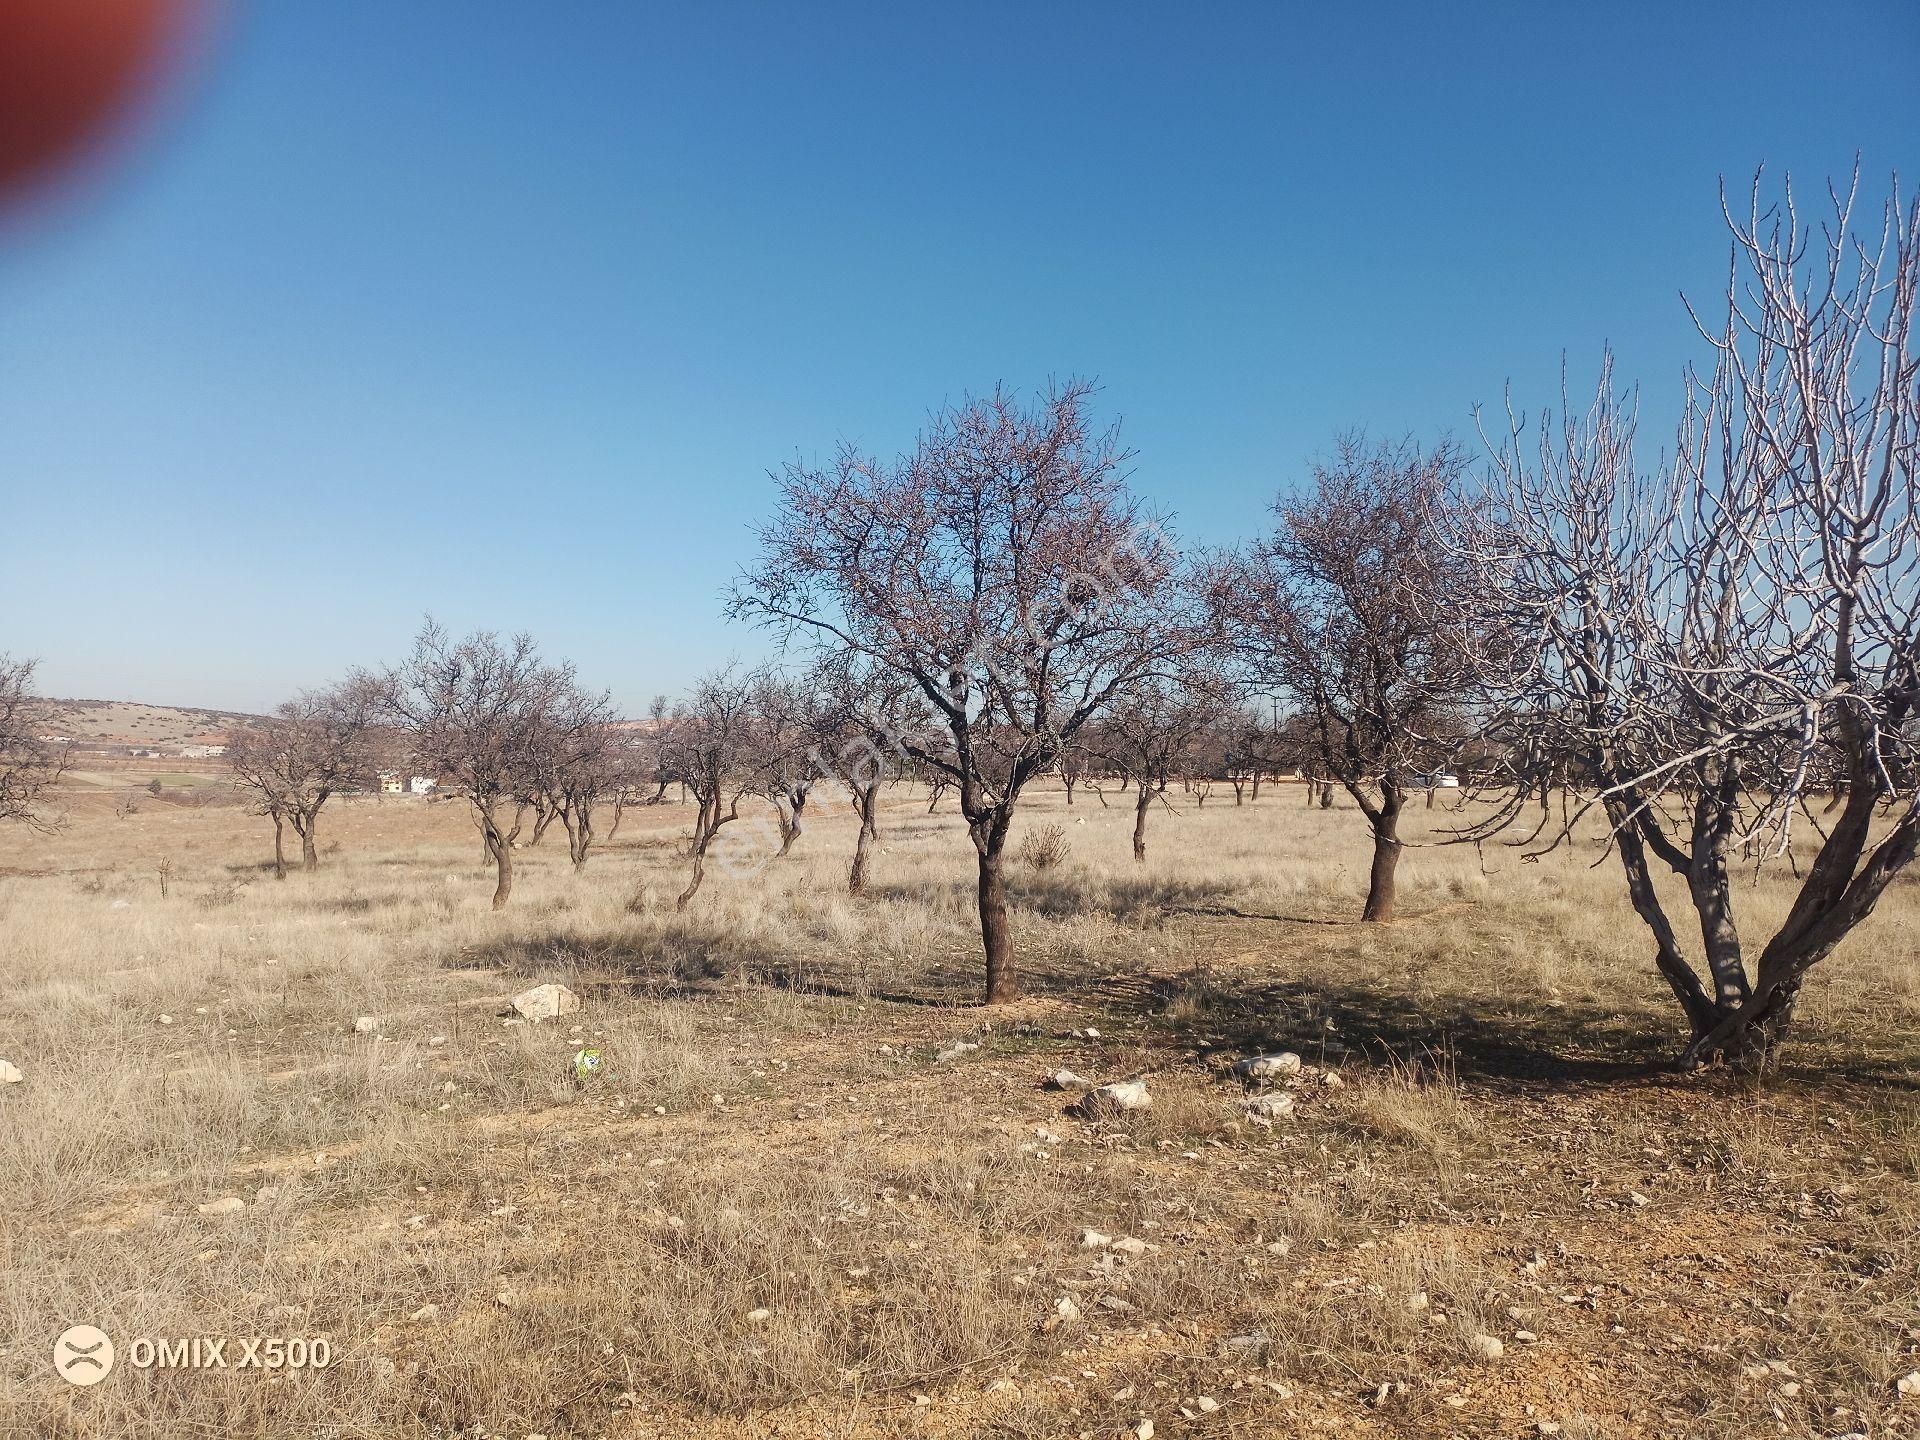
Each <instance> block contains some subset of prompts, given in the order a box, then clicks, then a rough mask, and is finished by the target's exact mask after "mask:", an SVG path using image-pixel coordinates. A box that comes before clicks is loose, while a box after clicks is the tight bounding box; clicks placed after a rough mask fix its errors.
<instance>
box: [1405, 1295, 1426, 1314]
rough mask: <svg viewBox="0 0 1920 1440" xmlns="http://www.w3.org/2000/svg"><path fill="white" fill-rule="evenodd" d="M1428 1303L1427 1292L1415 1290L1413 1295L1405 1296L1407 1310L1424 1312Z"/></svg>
mask: <svg viewBox="0 0 1920 1440" xmlns="http://www.w3.org/2000/svg"><path fill="white" fill-rule="evenodd" d="M1428 1303H1429V1302H1428V1300H1427V1292H1426V1291H1424V1290H1416V1291H1414V1292H1413V1294H1411V1295H1409V1296H1407V1309H1409V1310H1424V1309H1426V1308H1427V1305H1428Z"/></svg>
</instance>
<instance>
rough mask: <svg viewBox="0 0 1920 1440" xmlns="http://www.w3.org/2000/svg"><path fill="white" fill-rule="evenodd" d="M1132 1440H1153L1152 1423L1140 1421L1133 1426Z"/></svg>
mask: <svg viewBox="0 0 1920 1440" xmlns="http://www.w3.org/2000/svg"><path fill="white" fill-rule="evenodd" d="M1133 1440H1153V1421H1151V1420H1142V1421H1141V1422H1140V1423H1139V1424H1138V1425H1136V1426H1134V1427H1133Z"/></svg>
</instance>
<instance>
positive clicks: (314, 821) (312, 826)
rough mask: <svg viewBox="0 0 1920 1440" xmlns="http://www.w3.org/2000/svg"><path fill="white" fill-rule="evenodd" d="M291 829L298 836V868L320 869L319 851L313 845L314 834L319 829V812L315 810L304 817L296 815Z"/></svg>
mask: <svg viewBox="0 0 1920 1440" xmlns="http://www.w3.org/2000/svg"><path fill="white" fill-rule="evenodd" d="M293 828H294V829H295V830H296V831H297V832H299V835H300V868H301V869H302V870H318V869H319V868H320V850H319V847H318V846H316V845H315V844H314V832H315V831H317V830H318V829H319V828H320V811H319V810H318V809H317V808H316V809H313V810H310V811H308V812H307V813H306V814H305V815H303V816H302V815H296V816H295V817H294V820H293Z"/></svg>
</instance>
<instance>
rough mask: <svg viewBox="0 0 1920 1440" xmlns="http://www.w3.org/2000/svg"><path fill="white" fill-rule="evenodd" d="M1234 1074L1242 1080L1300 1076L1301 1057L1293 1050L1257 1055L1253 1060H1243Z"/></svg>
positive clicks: (1236, 1067) (1234, 1070)
mask: <svg viewBox="0 0 1920 1440" xmlns="http://www.w3.org/2000/svg"><path fill="white" fill-rule="evenodd" d="M1233 1073H1234V1074H1235V1075H1237V1076H1239V1077H1240V1078H1241V1079H1242V1080H1272V1079H1276V1078H1278V1077H1280V1076H1285V1075H1298V1074H1299V1073H1300V1057H1299V1056H1298V1055H1296V1054H1294V1053H1293V1051H1291V1050H1281V1051H1279V1052H1277V1053H1275V1054H1272V1055H1255V1056H1254V1057H1253V1058H1252V1059H1251V1060H1242V1061H1240V1062H1239V1063H1238V1064H1237V1065H1235V1066H1234V1067H1233Z"/></svg>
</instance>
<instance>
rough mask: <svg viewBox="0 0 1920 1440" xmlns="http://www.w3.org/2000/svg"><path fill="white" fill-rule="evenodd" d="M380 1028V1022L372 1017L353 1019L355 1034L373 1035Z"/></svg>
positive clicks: (357, 1016) (365, 1016) (359, 1016)
mask: <svg viewBox="0 0 1920 1440" xmlns="http://www.w3.org/2000/svg"><path fill="white" fill-rule="evenodd" d="M379 1028H380V1021H379V1020H378V1019H377V1018H375V1017H374V1016H372V1015H356V1016H354V1019H353V1033H354V1034H356V1035H371V1034H372V1033H373V1032H374V1031H376V1030H378V1029H379Z"/></svg>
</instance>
